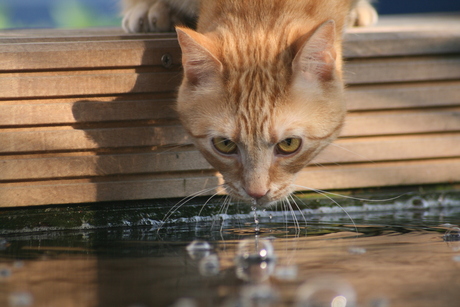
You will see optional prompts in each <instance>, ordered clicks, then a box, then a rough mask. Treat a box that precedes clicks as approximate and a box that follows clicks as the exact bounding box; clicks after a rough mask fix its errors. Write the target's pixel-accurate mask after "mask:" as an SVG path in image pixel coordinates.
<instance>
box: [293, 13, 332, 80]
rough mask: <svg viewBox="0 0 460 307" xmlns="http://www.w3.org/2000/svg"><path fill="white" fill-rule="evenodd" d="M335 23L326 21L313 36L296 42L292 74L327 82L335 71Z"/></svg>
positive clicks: (301, 38) (307, 35)
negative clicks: (297, 73) (296, 73)
mask: <svg viewBox="0 0 460 307" xmlns="http://www.w3.org/2000/svg"><path fill="white" fill-rule="evenodd" d="M335 43H336V33H335V22H334V21H333V20H329V21H326V22H325V23H323V24H322V25H320V26H319V27H318V28H317V29H316V30H315V31H314V32H313V34H311V35H310V34H306V35H304V36H302V37H300V39H299V40H298V44H297V48H296V49H297V50H296V51H297V53H296V56H295V57H294V60H293V62H292V69H293V71H294V72H300V73H302V75H303V76H304V77H305V78H306V79H307V80H313V79H317V80H320V81H329V80H331V79H332V78H333V76H334V72H335V69H336V65H335V64H336V59H337V52H336V50H335Z"/></svg>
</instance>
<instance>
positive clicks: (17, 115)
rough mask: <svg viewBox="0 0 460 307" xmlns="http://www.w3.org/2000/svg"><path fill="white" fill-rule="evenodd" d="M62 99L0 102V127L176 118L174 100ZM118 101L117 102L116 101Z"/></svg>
mask: <svg viewBox="0 0 460 307" xmlns="http://www.w3.org/2000/svg"><path fill="white" fill-rule="evenodd" d="M112 99H114V100H113V101H104V100H101V99H99V100H96V99H95V98H88V99H82V98H78V99H75V98H74V99H67V101H63V100H61V99H59V100H57V99H56V100H54V101H53V102H47V101H44V103H37V102H33V103H29V101H20V102H15V103H16V104H1V103H0V127H1V126H23V125H27V126H32V125H62V124H76V123H91V122H98V123H104V122H113V121H133V120H141V121H146V120H167V119H177V113H176V112H175V111H174V104H175V102H174V100H172V99H168V100H159V99H155V100H122V99H123V98H115V97H113V98H112ZM115 99H118V100H115Z"/></svg>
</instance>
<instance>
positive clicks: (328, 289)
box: [296, 276, 356, 307]
mask: <svg viewBox="0 0 460 307" xmlns="http://www.w3.org/2000/svg"><path fill="white" fill-rule="evenodd" d="M329 306H330V307H355V306H356V293H355V290H354V289H353V287H352V286H351V285H350V283H348V282H347V281H346V280H344V279H341V278H340V277H338V276H319V277H316V278H312V279H311V280H309V281H307V282H305V283H304V284H303V285H302V286H301V287H300V288H299V290H298V291H297V302H296V307H329Z"/></svg>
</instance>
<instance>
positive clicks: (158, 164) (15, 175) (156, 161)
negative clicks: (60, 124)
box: [0, 133, 460, 182]
mask: <svg viewBox="0 0 460 307" xmlns="http://www.w3.org/2000/svg"><path fill="white" fill-rule="evenodd" d="M449 157H460V133H454V134H428V135H413V136H405V135H404V136H393V137H370V138H361V139H342V140H338V141H336V142H334V143H333V144H332V145H331V146H329V147H328V148H326V149H325V150H324V151H323V152H322V153H320V155H319V156H318V157H316V158H315V159H314V160H313V161H311V163H310V164H311V165H321V166H325V165H344V164H349V163H369V164H371V165H372V164H375V163H377V162H382V161H394V160H418V159H430V158H449ZM200 170H206V171H209V170H212V167H211V166H210V165H209V164H208V163H207V162H206V160H205V159H204V158H203V156H202V155H201V154H200V153H199V152H198V151H197V150H195V149H190V148H189V147H186V148H185V149H181V148H171V149H170V150H165V151H158V152H134V153H121V154H115V153H112V154H107V153H102V154H95V153H92V152H87V153H86V154H84V153H80V154H78V155H76V154H55V155H53V156H47V157H40V158H35V159H34V158H33V157H32V158H31V157H30V156H25V157H21V156H17V157H11V158H3V159H1V158H0V182H13V181H19V180H51V179H59V178H93V177H104V176H115V175H127V174H155V173H166V172H188V171H200ZM180 175H181V174H177V175H176V176H180Z"/></svg>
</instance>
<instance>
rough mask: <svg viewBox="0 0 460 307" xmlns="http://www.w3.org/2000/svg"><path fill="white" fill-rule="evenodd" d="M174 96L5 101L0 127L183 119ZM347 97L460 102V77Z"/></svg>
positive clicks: (357, 105)
mask: <svg viewBox="0 0 460 307" xmlns="http://www.w3.org/2000/svg"><path fill="white" fill-rule="evenodd" d="M165 97H167V96H165ZM173 97H174V94H170V95H169V99H166V100H165V99H163V98H162V97H155V96H153V95H152V96H148V97H147V98H149V99H148V100H146V99H145V100H144V99H137V100H136V99H134V97H133V99H130V98H131V97H124V96H118V97H111V96H107V97H95V98H85V99H84V98H66V99H62V98H59V99H42V100H19V101H18V100H10V101H0V126H21V125H28V126H30V125H53V124H54V125H62V124H75V123H86V122H110V121H126V120H158V119H177V114H176V113H175V111H174V110H173V108H174V107H173V106H174V98H173ZM346 101H347V107H348V109H349V110H350V111H357V110H385V109H398V108H419V107H420V108H422V107H436V106H449V105H453V106H455V105H457V106H459V105H460V82H459V81H454V82H435V83H420V84H419V83H417V84H391V85H371V86H353V87H350V88H349V89H348V90H347V91H346Z"/></svg>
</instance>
